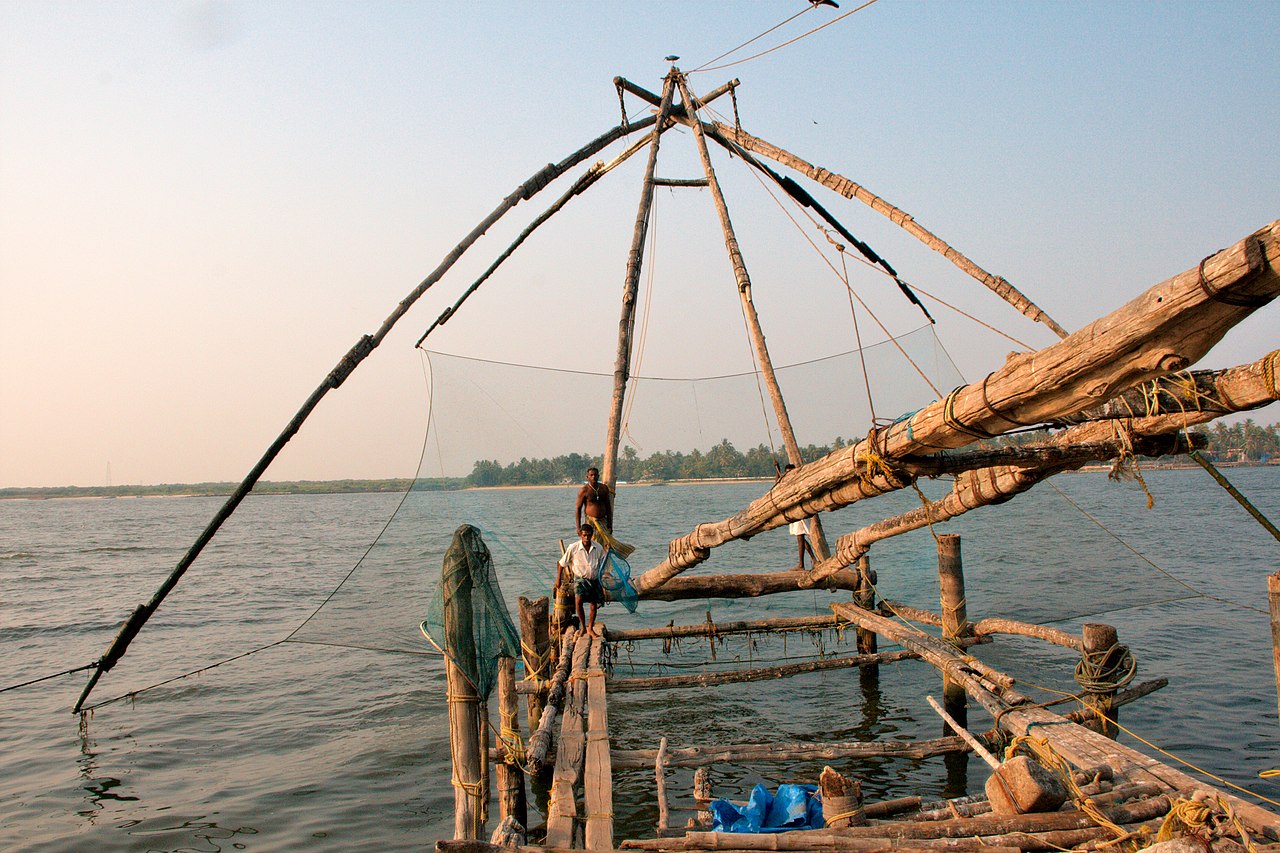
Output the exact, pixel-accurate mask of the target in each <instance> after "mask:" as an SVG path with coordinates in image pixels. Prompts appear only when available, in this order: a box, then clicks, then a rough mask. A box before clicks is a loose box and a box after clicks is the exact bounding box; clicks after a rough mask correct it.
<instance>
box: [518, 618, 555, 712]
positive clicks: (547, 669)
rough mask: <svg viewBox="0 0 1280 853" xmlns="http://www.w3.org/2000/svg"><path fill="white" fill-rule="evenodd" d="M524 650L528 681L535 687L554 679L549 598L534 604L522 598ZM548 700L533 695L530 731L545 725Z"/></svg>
mask: <svg viewBox="0 0 1280 853" xmlns="http://www.w3.org/2000/svg"><path fill="white" fill-rule="evenodd" d="M518 604H519V607H520V648H521V652H522V653H523V656H524V677H525V678H527V679H528V680H529V681H532V682H534V683H535V684H542V683H545V682H546V681H547V680H549V679H550V678H551V633H550V625H549V623H548V616H547V597H546V596H545V595H544V596H542V597H541V598H536V599H534V600H533V601H530V600H529V599H527V598H525V597H524V596H523V595H522V596H520V600H519V602H518ZM545 706H546V698H545V696H544V695H543V694H541V693H530V694H529V717H528V719H529V731H530V732H536V731H537V730H538V724H539V723H540V722H542V709H543V708H544V707H545Z"/></svg>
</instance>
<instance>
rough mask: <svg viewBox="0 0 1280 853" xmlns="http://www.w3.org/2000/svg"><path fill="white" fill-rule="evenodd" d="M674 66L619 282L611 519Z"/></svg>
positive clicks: (610, 440) (607, 472)
mask: <svg viewBox="0 0 1280 853" xmlns="http://www.w3.org/2000/svg"><path fill="white" fill-rule="evenodd" d="M676 73H677V72H676V71H675V69H672V70H671V72H670V73H668V74H667V79H666V81H665V82H664V83H663V85H662V103H661V104H660V105H659V106H658V123H657V124H656V125H654V128H653V142H651V143H649V161H648V163H646V164H645V168H644V184H643V186H642V187H641V189H640V208H639V210H637V211H636V224H635V229H634V230H633V232H632V235H631V253H630V254H629V255H628V256H627V276H626V280H625V282H624V283H623V286H622V317H621V318H620V319H619V321H618V356H617V359H616V360H615V361H614V365H613V404H612V406H611V407H610V409H609V427H608V432H607V434H606V435H605V448H604V459H603V464H602V465H601V469H602V470H601V471H600V479H601V481H602V482H604V484H605V485H606V486H608V487H609V491H610V492H611V493H612V495H613V501H614V504H613V512H614V519H615V520H616V519H617V512H618V506H617V500H618V490H617V488H615V487H616V486H617V480H618V477H617V470H616V469H617V465H618V443H619V441H620V440H621V436H622V403H623V398H624V397H625V396H626V393H627V380H628V379H629V378H630V376H631V336H632V334H633V333H634V331H635V327H636V294H637V292H638V291H639V288H640V265H641V262H642V260H643V258H644V241H645V235H646V234H647V233H648V230H649V209H650V208H651V207H652V206H653V172H654V169H656V168H657V166H658V145H659V143H660V141H661V140H662V131H664V130H665V129H666V124H667V116H668V115H669V114H670V112H671V99H672V97H673V96H674V93H675V75H676Z"/></svg>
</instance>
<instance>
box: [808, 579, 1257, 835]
mask: <svg viewBox="0 0 1280 853" xmlns="http://www.w3.org/2000/svg"><path fill="white" fill-rule="evenodd" d="M831 607H832V609H833V610H834V611H835V612H836V613H837V614H838V615H840V616H844V617H845V618H847V619H849V620H851V621H855V622H861V623H865V624H866V625H867V626H868V627H871V628H873V629H874V630H875V631H876V632H877V633H879V634H882V635H883V636H886V637H889V638H891V639H893V640H894V641H895V642H898V643H899V644H901V645H902V646H904V647H905V648H908V649H912V650H915V651H918V652H920V654H921V657H922V658H924V659H925V660H926V661H928V662H929V663H931V664H933V665H934V666H936V667H938V668H939V669H945V670H946V671H947V672H949V673H951V674H953V675H954V676H955V677H956V678H957V679H958V680H960V681H961V682H962V683H963V684H964V685H965V689H966V690H968V691H969V696H970V697H971V698H973V699H976V700H977V701H978V702H979V704H981V705H982V706H983V707H984V708H986V709H987V711H988V712H989V713H991V714H992V715H993V716H997V715H998V719H999V722H1000V728H1001V729H1003V730H1004V731H1007V732H1011V733H1012V734H1014V735H1026V734H1030V733H1032V732H1033V730H1034V734H1035V735H1036V736H1037V737H1044V738H1048V739H1049V741H1050V743H1051V744H1052V745H1053V748H1054V750H1055V751H1057V753H1058V754H1059V755H1061V756H1062V757H1063V758H1065V759H1066V760H1067V761H1069V762H1071V763H1072V764H1074V765H1075V766H1077V767H1097V766H1101V765H1106V766H1108V767H1110V768H1111V769H1112V770H1113V771H1114V773H1115V775H1116V776H1117V777H1124V778H1126V779H1128V780H1129V781H1131V782H1158V783H1161V784H1163V785H1164V786H1165V789H1166V790H1169V791H1182V790H1188V791H1189V790H1194V789H1195V788H1197V787H1200V788H1203V787H1207V786H1206V785H1205V784H1204V783H1203V782H1202V781H1201V780H1198V779H1195V778H1193V777H1191V776H1188V775H1187V774H1186V773H1183V772H1181V771H1179V770H1175V769H1174V768H1172V767H1168V766H1166V765H1164V764H1161V763H1160V762H1158V761H1156V760H1155V759H1153V758H1150V757H1149V756H1146V755H1143V754H1142V753H1140V752H1138V751H1137V750H1135V749H1131V748H1129V747H1127V746H1125V745H1124V744H1121V743H1118V742H1116V741H1113V740H1111V739H1109V738H1106V737H1104V736H1102V735H1100V734H1098V733H1097V732H1094V731H1091V730H1089V729H1086V728H1084V727H1083V726H1080V725H1078V724H1074V723H1072V722H1071V721H1069V720H1067V719H1065V718H1063V717H1060V716H1058V715H1057V714H1054V713H1053V712H1051V711H1048V710H1046V709H1044V708H1037V707H1032V706H1031V703H1030V701H1029V700H1027V699H1026V697H1024V696H1021V695H1020V694H1018V693H1016V692H1014V691H1013V690H1011V689H1008V688H1005V687H1000V686H999V685H994V684H991V683H989V682H985V681H984V680H983V678H982V676H981V674H980V673H978V672H976V671H974V670H973V669H972V662H971V661H966V660H964V659H963V658H962V657H961V656H960V655H959V653H957V652H956V651H955V650H954V649H951V648H949V647H948V646H947V645H946V644H945V643H943V642H942V641H941V640H938V639H936V638H933V637H929V636H927V635H923V634H919V633H918V632H915V631H913V630H911V629H909V628H907V627H906V626H904V625H901V624H900V623H897V622H895V621H894V620H892V619H886V618H884V617H882V616H880V615H878V614H875V613H869V612H867V611H864V610H860V609H858V608H857V607H854V606H852V605H850V604H842V603H836V604H832V605H831ZM1220 795H1221V796H1222V797H1224V798H1225V799H1226V800H1227V801H1228V802H1230V803H1231V807H1232V808H1233V809H1234V810H1235V812H1236V814H1237V816H1239V817H1240V818H1241V819H1242V820H1244V821H1245V823H1246V825H1247V826H1248V827H1250V828H1251V829H1252V831H1253V832H1255V833H1257V834H1261V835H1265V836H1266V837H1267V838H1269V839H1271V840H1273V841H1280V816H1278V815H1275V814H1273V813H1271V812H1269V811H1267V810H1265V809H1263V808H1260V807H1259V806H1256V805H1254V804H1252V803H1249V802H1246V801H1245V800H1242V799H1240V798H1239V797H1236V796H1234V795H1231V794H1227V793H1221V794H1220Z"/></svg>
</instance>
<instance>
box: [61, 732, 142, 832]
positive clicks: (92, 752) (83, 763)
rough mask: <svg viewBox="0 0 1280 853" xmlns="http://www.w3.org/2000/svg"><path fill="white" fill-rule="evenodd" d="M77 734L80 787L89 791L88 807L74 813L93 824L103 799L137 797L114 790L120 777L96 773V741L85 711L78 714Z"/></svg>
mask: <svg viewBox="0 0 1280 853" xmlns="http://www.w3.org/2000/svg"><path fill="white" fill-rule="evenodd" d="M78 734H79V738H80V757H79V758H77V759H76V765H77V766H78V768H79V770H80V775H81V776H82V777H84V780H85V781H84V784H82V785H81V787H82V788H83V789H84V790H85V791H88V792H89V796H88V797H87V798H86V799H87V802H88V807H87V808H84V809H81V810H79V811H77V812H76V814H78V815H80V816H81V817H83V818H85V819H87V820H88V821H89V823H90V824H93V823H94V819H95V818H96V817H97V816H98V813H99V812H101V811H102V810H103V805H102V804H103V801H104V800H115V801H117V802H136V801H137V800H138V798H137V797H131V796H127V795H125V794H123V793H116V792H115V789H116V788H119V787H120V786H121V785H122V784H123V782H122V781H121V780H120V779H117V778H115V777H114V776H98V775H97V774H98V753H97V752H96V749H97V746H98V743H97V741H95V740H92V739H91V738H90V736H89V715H88V714H87V713H83V714H81V715H80V728H79V732H78Z"/></svg>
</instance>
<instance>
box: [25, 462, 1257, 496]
mask: <svg viewBox="0 0 1280 853" xmlns="http://www.w3.org/2000/svg"><path fill="white" fill-rule="evenodd" d="M1143 467H1144V468H1148V469H1153V470H1163V471H1168V470H1182V469H1188V468H1196V467H1197V466H1196V465H1194V464H1193V463H1190V462H1187V463H1178V464H1158V463H1157V464H1151V463H1149V464H1147V465H1144V466H1143ZM1218 467H1219V468H1275V467H1278V466H1276V465H1275V464H1259V463H1253V462H1249V463H1240V462H1228V463H1219V465H1218ZM1110 469H1111V466H1110V465H1109V464H1090V465H1086V466H1084V467H1083V468H1080V469H1078V470H1077V471H1075V472H1064V473H1081V474H1096V473H1099V472H1103V471H1109V470H1110ZM771 481H772V478H771V477H708V478H706V479H702V480H650V481H645V482H638V483H628V482H621V483H619V484H618V485H619V486H621V487H623V488H628V489H629V488H654V487H658V486H695V485H698V486H710V485H725V484H731V483H768V482H771ZM413 483H414V481H413V480H409V479H389V480H294V481H280V482H260V483H258V484H257V485H256V486H254V489H253V491H252V492H251V494H253V495H348V494H380V493H392V494H400V493H403V492H405V491H407V490H408V489H409V487H410V486H411V485H413ZM239 485H240V484H239V483H162V484H159V485H154V486H40V487H15V488H0V501H3V500H34V501H39V500H111V499H131V498H225V497H229V496H230V495H231V494H232V493H233V492H235V490H236V488H237V487H238V486H239ZM579 485H581V484H580V483H541V484H532V485H509V486H468V485H464V484H463V481H462V479H461V478H458V479H457V480H456V481H449V480H446V481H440V482H436V483H433V484H431V485H429V486H427V487H426V488H423V489H421V490H422V491H441V492H455V491H456V492H488V491H511V490H527V489H572V488H577V487H578V486H579Z"/></svg>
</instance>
